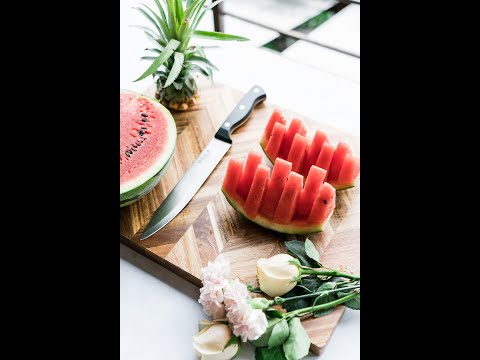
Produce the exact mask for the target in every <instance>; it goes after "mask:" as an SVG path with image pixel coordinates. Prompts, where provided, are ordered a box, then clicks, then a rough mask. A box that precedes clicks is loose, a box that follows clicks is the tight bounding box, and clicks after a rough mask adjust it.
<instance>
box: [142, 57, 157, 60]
mask: <svg viewBox="0 0 480 360" xmlns="http://www.w3.org/2000/svg"><path fill="white" fill-rule="evenodd" d="M156 58H157V57H156V56H142V57H141V58H140V60H151V61H152V60H155V59H156Z"/></svg>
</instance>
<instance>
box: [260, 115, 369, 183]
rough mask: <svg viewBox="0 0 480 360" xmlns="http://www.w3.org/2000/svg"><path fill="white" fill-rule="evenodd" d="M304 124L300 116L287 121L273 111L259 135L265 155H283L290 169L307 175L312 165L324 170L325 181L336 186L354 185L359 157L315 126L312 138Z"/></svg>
mask: <svg viewBox="0 0 480 360" xmlns="http://www.w3.org/2000/svg"><path fill="white" fill-rule="evenodd" d="M305 129H306V127H305V125H304V124H303V122H302V121H301V120H298V119H293V120H292V121H291V122H290V125H288V126H287V122H286V120H285V118H284V117H283V115H282V112H281V111H280V110H279V109H275V110H274V111H273V114H272V116H271V117H270V119H269V121H268V122H267V125H266V127H265V131H264V133H263V135H262V138H261V139H260V146H261V147H262V149H263V151H264V152H265V155H267V158H268V159H269V160H270V161H271V162H272V163H274V162H275V159H278V158H280V159H284V160H288V161H290V162H291V163H292V167H293V170H294V171H296V172H298V173H299V174H301V175H303V176H307V175H308V172H309V171H310V169H311V168H312V166H314V165H315V166H317V167H320V168H322V169H325V170H326V171H327V176H326V177H325V181H327V182H328V183H329V184H331V185H332V186H334V187H335V189H337V190H343V189H348V188H351V187H354V186H355V185H356V184H357V181H358V179H359V177H360V158H359V157H358V156H356V155H354V154H353V151H352V149H351V147H350V145H348V144H347V143H344V142H340V143H339V144H338V145H336V146H335V145H333V144H331V143H330V141H329V140H328V136H327V134H325V133H324V132H323V131H321V130H317V131H316V132H315V135H314V136H313V138H312V140H308V139H307V137H306V130H305Z"/></svg>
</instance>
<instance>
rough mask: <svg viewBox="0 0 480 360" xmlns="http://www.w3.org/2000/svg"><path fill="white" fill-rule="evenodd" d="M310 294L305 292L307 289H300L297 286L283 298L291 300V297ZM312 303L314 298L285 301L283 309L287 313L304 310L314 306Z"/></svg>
mask: <svg viewBox="0 0 480 360" xmlns="http://www.w3.org/2000/svg"><path fill="white" fill-rule="evenodd" d="M308 293H309V291H305V287H300V286H298V285H297V286H295V287H294V288H293V289H292V290H290V291H289V292H288V293H286V294H285V295H283V296H282V297H284V298H289V297H293V296H298V295H305V294H308ZM312 301H313V299H312V298H307V299H295V300H290V301H285V303H284V304H283V308H284V309H285V310H287V311H293V310H297V309H303V308H306V307H309V306H312Z"/></svg>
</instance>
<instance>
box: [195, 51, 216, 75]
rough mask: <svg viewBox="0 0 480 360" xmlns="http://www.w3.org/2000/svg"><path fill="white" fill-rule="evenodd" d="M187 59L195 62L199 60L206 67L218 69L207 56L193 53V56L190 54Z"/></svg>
mask: <svg viewBox="0 0 480 360" xmlns="http://www.w3.org/2000/svg"><path fill="white" fill-rule="evenodd" d="M188 61H195V62H200V63H202V64H205V65H206V66H207V68H208V67H210V68H212V69H215V70H217V71H218V68H217V67H216V66H215V65H213V64H212V63H211V62H210V60H208V59H207V58H205V57H201V56H197V55H193V56H190V57H189V59H188Z"/></svg>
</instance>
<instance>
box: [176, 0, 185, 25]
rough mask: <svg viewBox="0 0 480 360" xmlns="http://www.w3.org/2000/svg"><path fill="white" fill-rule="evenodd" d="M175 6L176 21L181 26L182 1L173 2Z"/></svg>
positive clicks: (182, 14)
mask: <svg viewBox="0 0 480 360" xmlns="http://www.w3.org/2000/svg"><path fill="white" fill-rule="evenodd" d="M175 6H176V8H175V11H176V14H177V20H178V23H179V24H181V23H182V22H183V16H184V13H183V3H182V0H175Z"/></svg>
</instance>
